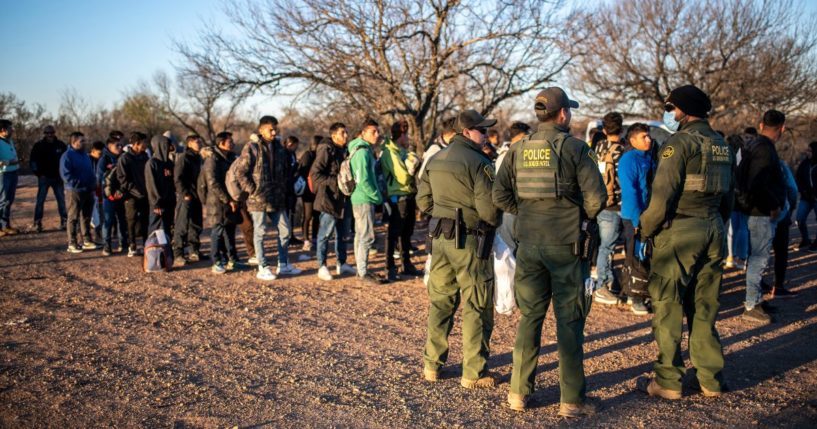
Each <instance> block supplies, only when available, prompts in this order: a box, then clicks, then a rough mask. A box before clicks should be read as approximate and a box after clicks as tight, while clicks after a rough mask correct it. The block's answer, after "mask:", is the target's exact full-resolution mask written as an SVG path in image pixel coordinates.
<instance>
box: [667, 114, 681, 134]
mask: <svg viewBox="0 0 817 429" xmlns="http://www.w3.org/2000/svg"><path fill="white" fill-rule="evenodd" d="M664 125H666V126H667V128H668V129H669V130H670V131H672V132H675V131H678V128H679V127H680V126H681V123H680V122H678V121H676V120H675V111H674V110H673V111H672V112H664Z"/></svg>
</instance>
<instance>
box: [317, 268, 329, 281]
mask: <svg viewBox="0 0 817 429" xmlns="http://www.w3.org/2000/svg"><path fill="white" fill-rule="evenodd" d="M318 278H319V279H321V280H326V281H329V280H332V273H330V272H329V268H326V265H324V266H322V267H320V268H319V269H318Z"/></svg>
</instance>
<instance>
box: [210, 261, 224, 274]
mask: <svg viewBox="0 0 817 429" xmlns="http://www.w3.org/2000/svg"><path fill="white" fill-rule="evenodd" d="M210 271H211V272H212V273H213V274H224V273H225V272H226V271H227V270H225V269H224V267H223V266H222V265H221V263H217V264H215V265H213V268H210Z"/></svg>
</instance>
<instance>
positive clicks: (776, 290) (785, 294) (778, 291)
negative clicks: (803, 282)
mask: <svg viewBox="0 0 817 429" xmlns="http://www.w3.org/2000/svg"><path fill="white" fill-rule="evenodd" d="M771 295H772V298H781V299H787V298H797V292H792V291H790V290H788V289H786V288H784V287H782V286H779V287H778V286H775V287H773V288H772V293H771Z"/></svg>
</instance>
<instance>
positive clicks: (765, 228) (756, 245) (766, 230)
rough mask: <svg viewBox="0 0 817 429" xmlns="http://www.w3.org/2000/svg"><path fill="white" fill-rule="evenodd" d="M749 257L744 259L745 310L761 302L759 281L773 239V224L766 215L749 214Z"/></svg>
mask: <svg viewBox="0 0 817 429" xmlns="http://www.w3.org/2000/svg"><path fill="white" fill-rule="evenodd" d="M748 224H749V258H748V259H747V260H746V302H745V303H744V304H745V306H746V309H747V310H751V309H753V308H755V306H756V305H758V304H760V303H761V302H763V290H762V289H761V287H760V282H761V281H762V280H763V271H764V270H765V269H766V266H767V265H768V264H769V254H770V252H771V250H772V240H773V239H774V225H772V221H771V219H769V217H768V216H749V222H748Z"/></svg>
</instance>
